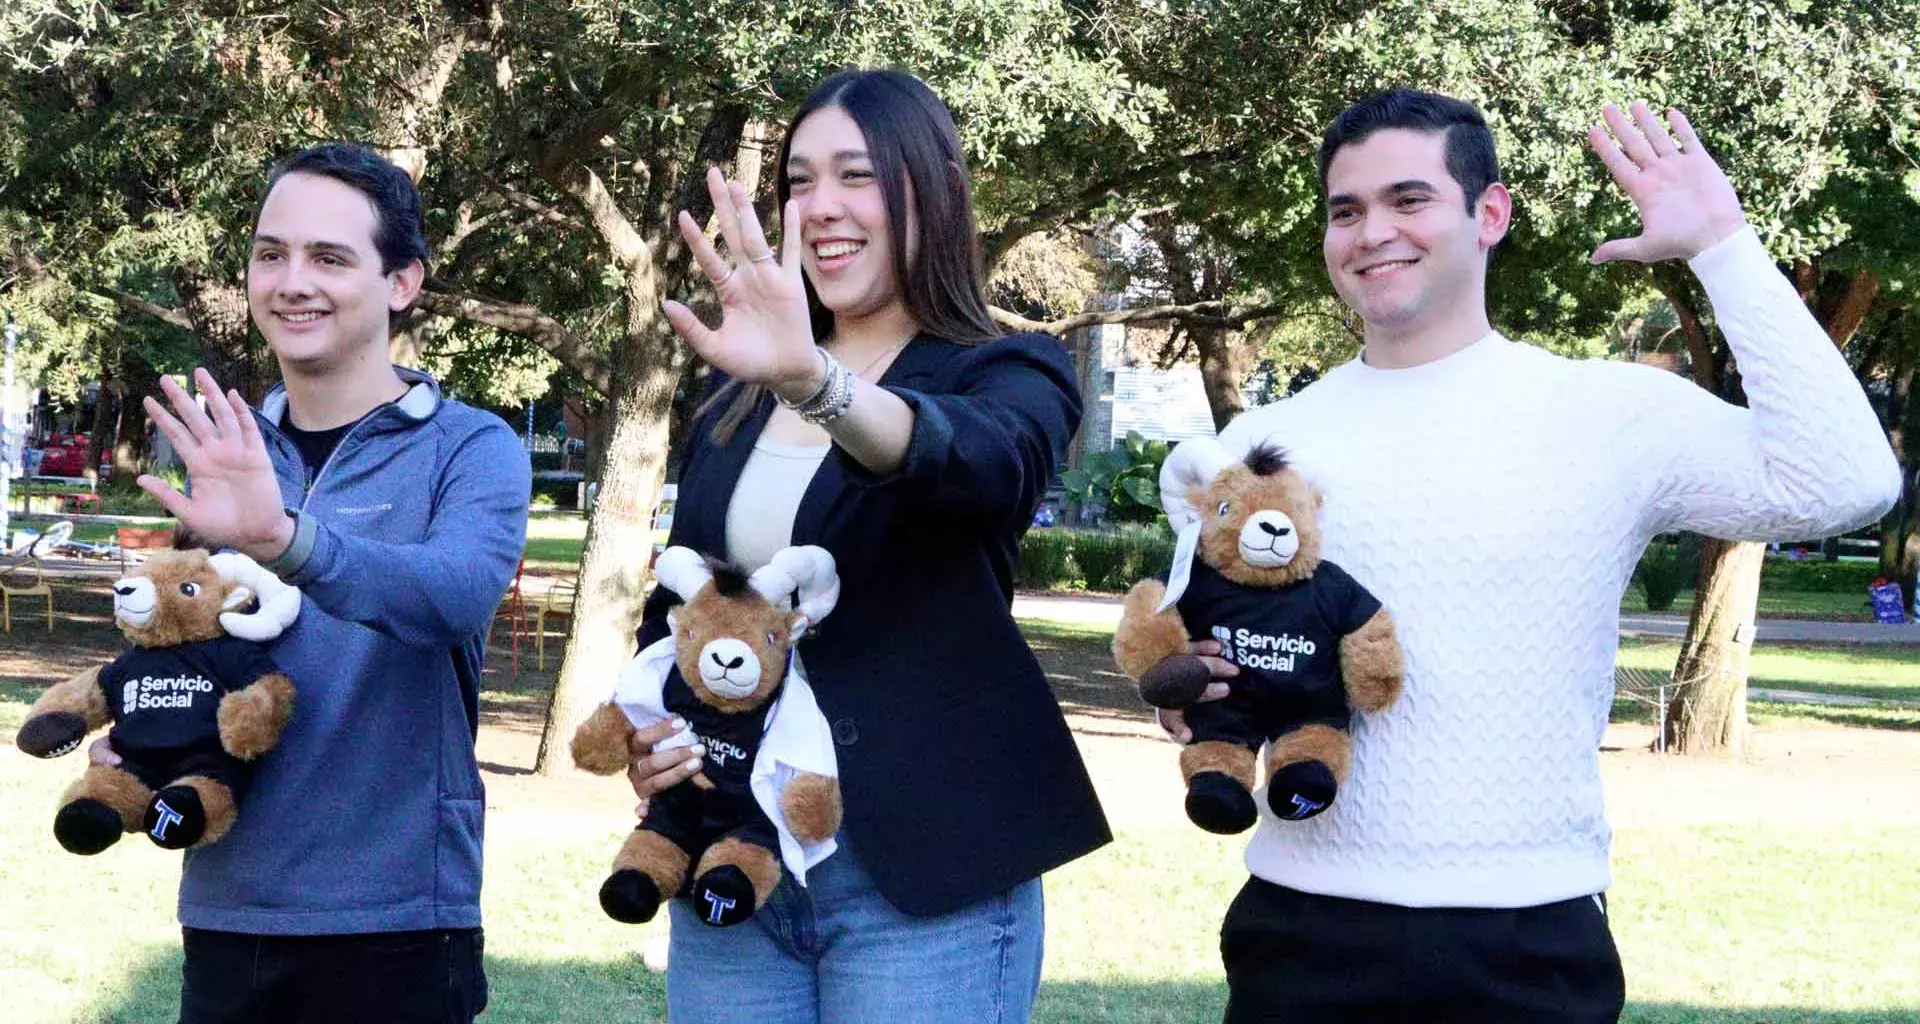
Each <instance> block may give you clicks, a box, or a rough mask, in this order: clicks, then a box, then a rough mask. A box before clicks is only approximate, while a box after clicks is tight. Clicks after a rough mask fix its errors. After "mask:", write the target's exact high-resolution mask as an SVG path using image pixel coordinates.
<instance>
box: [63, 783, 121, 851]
mask: <svg viewBox="0 0 1920 1024" xmlns="http://www.w3.org/2000/svg"><path fill="white" fill-rule="evenodd" d="M123 831H124V826H122V824H121V822H120V815H119V814H118V813H117V812H116V811H114V809H113V808H111V807H108V806H107V805H106V804H103V803H101V802H100V801H98V800H91V799H87V798H84V797H83V798H81V799H79V800H75V801H74V802H72V803H70V804H68V805H67V806H65V807H62V808H60V813H59V814H57V815H55V816H54V818H53V838H55V839H57V840H59V841H60V845H61V846H62V847H64V848H65V849H66V851H67V852H68V853H77V854H80V855H81V856H83V857H91V856H93V855H94V854H96V853H99V852H100V851H102V850H104V849H106V848H107V847H109V846H112V845H113V844H115V843H117V842H119V841H120V836H121V833H122V832H123Z"/></svg>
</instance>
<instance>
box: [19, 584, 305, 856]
mask: <svg viewBox="0 0 1920 1024" xmlns="http://www.w3.org/2000/svg"><path fill="white" fill-rule="evenodd" d="M113 594H114V599H113V607H114V620H115V622H116V623H117V624H118V625H119V626H120V631H121V632H122V633H123V634H125V635H126V637H127V639H128V640H129V641H130V642H131V643H132V645H133V649H132V650H130V651H128V652H126V653H125V654H122V655H121V656H120V657H119V658H116V659H115V660H114V661H113V662H112V663H111V664H109V665H107V666H106V667H105V668H92V669H88V670H86V671H85V672H82V673H80V674H79V675H77V676H74V677H73V678H72V679H69V680H67V681H66V682H64V683H59V684H57V685H55V686H52V687H50V688H48V690H47V692H45V693H43V694H41V695H40V699H39V700H36V701H35V702H34V704H33V707H32V708H30V709H28V712H27V718H26V721H25V722H23V723H22V724H21V726H20V732H19V734H18V735H17V736H16V737H15V739H14V743H15V745H16V746H18V747H19V748H20V749H21V750H23V751H25V752H26V753H29V754H33V755H34V756H36V757H58V756H60V755H62V754H65V753H68V752H70V751H72V750H74V749H76V748H77V747H79V746H80V744H81V742H82V741H83V740H85V739H86V736H87V734H88V733H90V732H92V731H93V730H95V729H98V728H100V727H101V726H104V725H107V724H108V723H112V724H113V728H112V729H111V730H110V731H109V732H108V733H107V738H108V741H109V742H110V743H111V744H112V746H113V749H114V751H115V752H116V753H117V754H118V755H119V757H120V759H121V761H120V764H119V765H117V766H109V765H102V764H93V765H89V766H88V767H87V770H86V773H85V774H84V775H83V776H81V778H80V780H79V781H78V782H75V783H74V784H73V785H72V786H71V787H69V788H68V790H67V792H66V795H65V796H64V797H62V798H61V806H60V811H59V813H58V814H57V815H56V816H55V817H54V826H53V831H54V837H55V838H56V839H57V840H58V841H59V842H60V845H61V846H63V847H65V848H66V849H67V850H69V851H71V852H73V853H78V854H94V853H99V852H100V851H102V850H105V849H106V848H107V847H109V846H112V845H113V844H114V843H116V842H118V841H119V839H120V837H121V835H123V834H125V833H128V832H136V831H144V832H146V833H147V835H148V837H149V838H150V839H152V840H153V842H154V843H155V845H158V846H160V847H163V848H165V849H173V850H177V849H186V848H188V847H193V846H205V845H207V844H209V843H213V842H217V841H218V840H219V839H220V838H221V837H222V836H224V835H226V834H227V832H228V831H229V830H231V829H232V827H233V825H234V822H235V821H236V820H237V817H238V797H237V795H236V793H237V792H238V791H239V790H242V789H244V787H245V783H246V781H247V779H248V778H249V776H250V775H251V766H252V763H253V762H254V761H255V760H256V759H258V758H259V757H260V756H261V755H263V754H265V753H266V752H267V751H269V750H271V749H273V747H274V746H275V745H276V744H277V743H278V742H279V738H280V733H281V730H282V729H284V728H285V727H286V724H287V721H288V719H289V718H290V717H291V715H292V714H293V700H294V690H293V682H292V681H291V680H289V679H288V678H287V677H286V676H285V675H284V674H282V673H281V672H279V671H278V670H277V669H276V668H275V666H274V665H273V662H272V661H271V660H270V659H269V658H268V657H267V656H266V653H265V651H264V650H263V649H262V648H261V647H260V646H259V643H258V642H259V641H265V640H271V639H273V638H275V637H277V636H279V635H280V633H281V632H282V631H284V630H285V629H286V628H287V627H288V626H289V625H291V624H292V622H293V620H294V618H295V617H296V616H297V615H298V614H299V611H300V592H299V591H298V590H296V589H294V588H293V587H290V586H288V585H287V584H285V583H283V582H281V581H280V580H279V579H278V578H277V577H275V576H273V575H272V574H271V573H269V572H267V571H266V570H265V569H262V568H261V567H260V566H259V565H257V564H255V563H254V562H253V560H252V559H249V558H247V557H246V556H245V555H239V554H234V553H221V554H214V555H209V554H208V553H207V552H205V551H201V550H190V551H161V552H156V553H155V554H154V556H153V557H152V558H151V559H150V560H149V561H147V562H146V563H145V564H143V565H142V566H141V567H140V568H139V569H138V570H136V571H135V572H133V573H132V574H130V575H128V576H127V577H125V578H123V579H121V580H119V581H117V582H115V583H114V585H113ZM256 604H257V606H258V607H257V609H255V610H251V611H249V610H248V608H249V607H250V606H252V605H256Z"/></svg>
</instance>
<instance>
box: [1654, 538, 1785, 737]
mask: <svg viewBox="0 0 1920 1024" xmlns="http://www.w3.org/2000/svg"><path fill="white" fill-rule="evenodd" d="M1765 554H1766V546H1765V545H1762V544H1755V543H1736V542H1730V541H1721V540H1712V539H1709V540H1707V541H1706V542H1705V543H1704V544H1703V545H1701V549H1700V579H1699V583H1698V585H1697V586H1696V588H1695V592H1694V599H1693V616H1692V619H1691V620H1690V621H1689V622H1688V623H1687V636H1686V639H1685V640H1683V641H1682V642H1681V647H1680V658H1679V660H1678V661H1677V662H1676V663H1675V664H1674V668H1673V680H1674V683H1675V685H1676V687H1677V690H1676V692H1675V693H1674V698H1673V703H1672V704H1671V705H1669V706H1668V708H1667V719H1666V721H1665V722H1664V723H1663V726H1662V727H1663V729H1664V730H1665V739H1666V748H1667V749H1668V750H1671V751H1674V752H1677V753H1681V754H1694V755H1724V756H1729V757H1740V756H1741V755H1743V754H1744V753H1745V751H1746V743H1747V667H1748V663H1749V661H1750V660H1751V658H1752V654H1753V613H1754V606H1755V604H1756V603H1757V602H1758V600H1759V597H1760V563H1761V560H1762V558H1763V557H1764V556H1765Z"/></svg>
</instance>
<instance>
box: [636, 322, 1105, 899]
mask: <svg viewBox="0 0 1920 1024" xmlns="http://www.w3.org/2000/svg"><path fill="white" fill-rule="evenodd" d="M716 376H718V375H717V374H716ZM880 385H881V386H882V387H885V388H887V389H888V390H890V391H892V392H893V393H894V394H896V395H899V396H900V397H901V398H902V399H904V400H905V401H906V402H907V404H908V405H910V406H912V407H913V410H914V414H915V415H914V427H913V437H912V439H911V440H910V442H909V444H908V447H907V454H906V458H905V461H904V462H903V463H902V464H901V467H900V470H899V471H898V472H897V473H895V474H894V475H893V476H891V477H888V478H884V479H883V478H878V477H876V476H874V475H873V474H872V473H870V472H868V471H867V470H866V469H865V467H863V466H861V465H860V464H859V463H858V462H856V461H854V460H853V459H852V458H851V457H849V456H847V455H846V454H845V453H844V452H843V451H842V450H841V449H839V448H838V447H835V448H834V449H833V450H832V451H831V452H829V453H828V455H827V457H826V459H825V460H824V461H823V462H822V463H821V464H820V469H819V471H818V472H816V473H815V474H814V477H813V481H812V483H810V484H809V485H808V487H807V490H806V494H805V496H804V498H803V499H802V501H801V503H800V508H799V511H798V512H797V514H796V516H795V520H794V525H793V543H795V544H817V545H820V546H821V547H824V548H826V549H827V550H828V551H831V552H832V553H833V556H834V559H835V561H836V562H837V563H838V565H839V572H840V601H839V604H838V606H837V607H836V608H835V609H834V611H833V613H832V614H831V615H829V616H827V617H826V619H825V620H823V621H822V622H821V623H820V624H819V625H818V626H817V627H816V632H814V633H813V634H812V635H811V636H809V637H808V638H807V639H806V640H803V641H802V642H801V645H800V654H801V657H802V658H803V659H804V660H805V661H806V665H807V674H808V676H809V677H810V679H811V681H812V683H813V687H814V691H815V695H816V696H817V697H818V699H819V702H820V708H821V710H822V711H823V712H824V713H825V714H826V716H827V719H828V721H829V722H831V723H832V727H833V737H834V742H835V744H836V746H837V752H838V754H839V762H840V786H841V790H842V792H843V794H844V796H845V800H846V820H845V824H844V825H843V826H842V827H843V829H844V831H845V834H846V835H847V837H848V838H849V839H850V840H851V842H852V844H853V845H854V846H855V847H857V848H858V849H859V851H860V859H861V861H862V863H863V864H864V865H865V866H866V868H867V871H868V873H869V874H870V875H871V876H872V877H873V880H874V883H875V884H876V885H877V886H878V887H879V889H880V892H881V894H882V895H884V896H886V898H887V900H888V901H889V902H891V903H892V904H893V905H894V906H896V907H898V908H900V909H901V910H902V911H905V912H906V913H909V914H915V915H921V916H927V915H933V914H942V913H946V912H948V911H952V910H956V909H958V908H960V907H962V906H965V905H966V904H968V903H971V902H973V901H974V900H978V899H981V898H984V897H986V896H989V895H992V894H994V893H998V892H1002V891H1004V890H1006V889H1008V888H1011V887H1012V886H1014V885H1016V884H1018V883H1020V882H1023V881H1025V880H1027V879H1029V878H1033V877H1035V876H1037V875H1039V874H1040V873H1041V872H1043V871H1046V870H1048V869H1050V868H1054V867H1058V866H1059V865H1061V864H1064V863H1066V862H1067V861H1069V860H1072V859H1073V858H1075V857H1078V856H1080V855H1082V854H1085V853H1087V852H1089V851H1091V850H1093V849H1095V848H1097V847H1099V846H1101V845H1103V844H1105V843H1107V842H1109V841H1111V840H1112V834H1111V833H1110V832H1109V831H1108V829H1107V823H1106V819H1105V817H1104V816H1103V815H1102V814H1101V811H1100V805H1099V802H1098V800H1097V799H1096V798H1095V796H1094V790H1093V784H1092V781H1091V780H1090V779H1089V778H1088V777H1087V770H1086V766H1085V765H1084V764H1083V763H1082V762H1081V760H1080V755H1079V751H1078V750H1077V748H1076V747H1075V746H1074V743H1073V738H1072V736H1071V735H1070V734H1069V733H1068V731H1067V725H1066V719H1065V717H1064V716H1063V715H1062V714H1061V711H1060V705H1059V703H1058V702H1057V701H1056V700H1055V699H1054V697H1053V694H1052V691H1051V690H1050V689H1049V688H1048V686H1047V680H1046V677H1045V675H1044V674H1043V673H1042V672H1041V669H1040V664H1039V662H1038V661H1037V660H1036V659H1035V658H1034V656H1033V652H1032V650H1031V649H1029V648H1028V646H1027V643H1026V640H1025V639H1024V638H1023V637H1022V636H1021V635H1020V631H1019V630H1018V629H1017V628H1016V626H1015V625H1014V621H1013V614H1012V610H1011V606H1012V602H1013V574H1014V566H1015V564H1016V563H1017V560H1018V558H1019V543H1020V537H1021V535H1022V534H1023V533H1025V532H1026V529H1027V527H1028V525H1029V524H1030V523H1031V522H1032V519H1033V513H1034V509H1035V508H1036V507H1037V506H1038V504H1039V502H1040V499H1041V496H1042V495H1043V494H1044V492H1045V491H1046V488H1047V486H1048V484H1049V482H1050V481H1051V480H1052V479H1053V475H1054V470H1055V468H1056V467H1057V466H1058V465H1059V464H1060V460H1061V459H1062V458H1063V457H1064V453H1065V451H1066V447H1067V442H1068V439H1069V438H1071V437H1072V436H1073V432H1074V430H1075V429H1077V428H1078V426H1079V423H1080V392H1079V388H1078V386H1077V384H1076V382H1075V377H1074V372H1073V363H1072V360H1071V359H1070V358H1069V357H1068V356H1067V354H1066V352H1065V351H1063V350H1062V348H1061V346H1060V343H1059V342H1057V341H1055V340H1054V339H1053V338H1050V337H1048V336H1046V335H1039V334H1026V335H1016V336H1013V337H1008V338H1002V339H999V340H996V341H993V342H989V343H987V344H984V345H978V346H963V345H956V344H953V343H950V342H944V341H940V340H938V339H935V338H930V337H926V336H922V337H920V338H917V339H915V340H914V341H913V342H912V343H910V344H909V345H908V346H907V347H906V348H905V349H903V350H901V352H900V354H899V356H897V357H896V358H895V359H894V362H893V365H892V366H891V367H889V368H888V370H887V372H886V374H885V375H884V376H883V377H882V378H881V380H880ZM772 409H773V401H772V399H771V398H770V397H769V398H767V399H765V400H763V402H762V403H761V405H760V407H759V408H757V409H755V411H754V414H753V415H752V416H750V417H749V418H748V419H747V420H746V421H745V422H743V423H742V424H741V425H740V428H739V429H738V430H737V431H735V433H734V436H733V438H732V440H731V441H730V442H729V443H728V444H726V445H724V446H719V445H715V444H714V443H713V442H712V439H711V432H712V427H713V423H714V421H715V420H716V419H717V418H718V415H719V410H715V411H714V412H712V413H709V414H708V415H706V416H703V417H700V418H698V419H697V420H696V421H695V422H694V425H693V430H694V433H693V434H692V435H691V436H690V437H689V439H688V445H687V455H686V458H685V460H684V461H683V463H682V464H681V470H680V477H679V481H680V484H679V493H678V500H677V502H676V504H675V508H674V516H673V529H672V531H671V537H670V543H672V544H677V545H684V546H686V547H689V548H692V549H694V550H696V551H699V552H701V553H703V554H708V555H715V556H721V555H724V554H725V553H726V517H727V506H728V503H729V502H730V501H731V500H732V497H733V489H734V485H735V483H736V482H737V481H738V480H739V477H740V470H741V468H742V467H743V466H744V465H745V464H746V461H747V456H748V454H749V453H750V452H751V451H752V450H753V445H754V442H755V441H756V440H757V439H758V438H759V436H760V432H761V430H762V429H763V428H764V427H765V426H766V423H767V417H768V415H769V414H770V413H771V412H772ZM676 600H677V598H675V597H674V596H673V595H672V594H671V593H670V592H667V591H665V590H664V589H656V590H655V592H654V594H653V596H652V597H651V598H649V599H648V601H647V605H646V611H645V614H644V618H643V623H642V625H641V627H640V634H639V639H640V643H641V646H642V647H644V646H646V645H647V644H649V643H652V642H653V641H656V640H658V639H660V638H661V637H663V636H665V635H666V634H667V627H666V622H665V615H666V611H667V608H668V607H669V606H670V605H671V604H672V603H674V602H675V601H676Z"/></svg>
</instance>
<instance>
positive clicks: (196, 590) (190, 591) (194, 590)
mask: <svg viewBox="0 0 1920 1024" xmlns="http://www.w3.org/2000/svg"><path fill="white" fill-rule="evenodd" d="M180 592H181V593H182V594H185V595H187V596H188V597H199V596H200V584H198V583H182V584H180Z"/></svg>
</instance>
